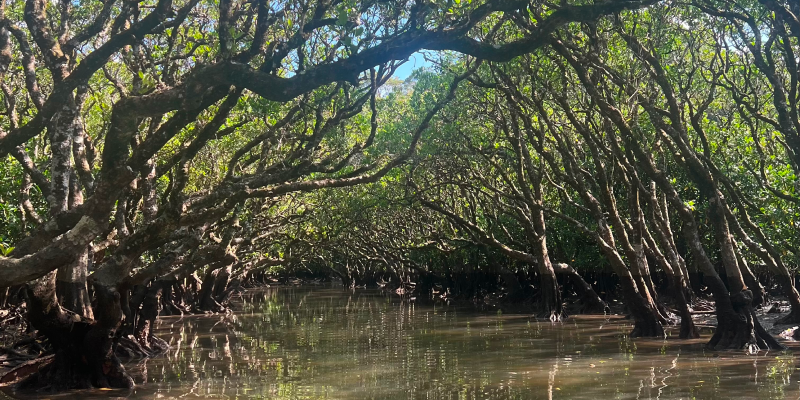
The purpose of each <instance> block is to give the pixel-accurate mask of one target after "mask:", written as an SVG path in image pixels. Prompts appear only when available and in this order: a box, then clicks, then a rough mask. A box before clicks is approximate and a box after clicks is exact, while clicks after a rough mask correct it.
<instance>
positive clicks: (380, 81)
mask: <svg viewBox="0 0 800 400" xmlns="http://www.w3.org/2000/svg"><path fill="white" fill-rule="evenodd" d="M1 4H2V6H1V7H2V8H0V74H1V75H2V79H1V81H2V82H0V89H1V90H2V93H3V105H2V115H0V156H2V157H3V159H4V161H3V163H2V165H0V171H2V175H0V178H2V179H0V218H2V224H0V286H3V287H6V288H7V289H6V293H7V295H8V296H10V297H11V296H12V295H13V294H14V293H19V292H20V289H21V288H22V289H24V291H25V293H26V296H25V298H26V299H27V301H26V302H25V307H26V310H27V321H28V322H29V323H30V324H31V326H32V327H33V328H35V329H37V330H39V332H40V333H41V334H42V335H44V336H45V337H47V339H48V340H49V342H50V345H51V346H52V347H53V349H54V352H55V354H56V356H55V361H51V364H50V365H49V366H48V367H47V368H43V369H42V370H41V371H40V372H39V373H38V374H35V375H33V376H32V377H31V378H29V379H28V380H27V381H26V382H24V385H29V386H33V387H41V386H47V387H51V388H53V389H62V388H69V387H86V386H98V387H125V386H130V385H132V381H131V379H130V377H129V376H128V375H127V374H126V373H125V371H124V368H123V367H122V365H121V363H120V361H119V359H118V358H117V355H116V353H124V351H127V352H129V353H130V352H137V351H138V352H141V353H144V354H154V353H156V352H157V351H158V348H159V347H161V346H163V345H164V344H163V343H161V342H160V341H159V339H158V338H155V337H153V336H152V323H153V320H154V319H155V317H156V316H157V315H158V313H159V310H160V309H161V312H169V313H174V312H187V311H200V312H209V311H211V312H213V311H222V310H223V309H224V307H225V303H226V301H227V300H228V299H229V298H230V296H231V295H232V294H233V293H235V292H236V291H237V290H239V289H240V288H241V287H242V286H243V285H245V286H246V285H248V284H252V283H254V282H255V281H257V280H261V279H263V278H264V276H265V274H269V275H272V276H279V277H282V278H285V277H288V276H308V275H311V276H335V277H337V278H340V279H341V280H342V281H343V282H345V284H347V285H371V284H378V283H380V284H382V285H384V286H387V287H389V288H391V289H395V290H397V291H398V292H400V293H413V294H414V295H415V296H417V297H418V298H420V297H425V298H431V297H446V298H451V299H452V298H462V299H472V300H474V299H477V298H486V297H491V296H498V295H500V294H502V295H501V297H503V299H504V300H505V301H514V302H529V301H531V299H533V300H534V301H535V303H536V305H537V309H538V310H539V314H538V315H539V316H541V317H543V318H548V319H550V320H553V321H555V320H560V319H561V318H563V317H564V316H565V315H566V311H567V310H566V309H565V307H564V305H565V303H566V300H567V299H566V298H565V296H567V297H569V295H571V294H572V293H576V294H577V295H578V296H579V299H580V302H581V303H582V310H583V311H587V312H603V311H605V310H607V308H608V305H607V301H608V300H609V299H610V296H611V293H612V292H613V295H614V296H615V297H617V298H619V299H620V300H621V301H622V303H623V304H624V305H625V307H626V312H628V313H630V314H631V316H632V319H633V321H634V322H635V328H634V330H633V332H632V333H631V334H632V336H650V337H653V336H655V337H660V336H663V335H664V329H663V325H664V324H667V323H669V322H670V321H671V320H672V319H673V317H672V314H673V311H674V313H676V314H677V316H678V317H679V318H680V321H681V322H680V323H681V328H680V336H681V337H682V338H687V337H695V336H696V335H697V330H696V329H695V327H694V324H693V321H692V307H693V304H694V302H695V301H696V299H697V297H698V296H705V295H707V294H709V293H710V294H711V295H713V300H714V301H715V303H716V313H717V319H718V328H717V330H716V333H715V335H714V336H713V337H712V338H711V341H710V343H709V345H710V346H711V347H717V348H737V349H739V348H748V349H756V348H779V347H782V346H781V345H780V343H778V342H777V341H776V340H775V339H774V338H773V337H772V336H771V335H770V334H769V333H767V332H766V330H765V329H764V328H763V327H762V326H761V325H760V323H759V321H758V318H757V317H756V314H755V312H754V307H757V306H759V305H764V304H766V296H767V294H768V292H769V289H771V288H770V287H769V286H771V285H772V283H773V282H774V283H776V284H777V285H778V287H779V289H780V290H781V293H782V295H783V296H785V297H786V298H787V299H788V300H789V302H790V304H791V311H790V312H789V314H788V315H786V316H785V317H784V319H783V321H785V322H792V323H796V322H798V321H800V294H798V291H797V290H796V289H795V286H794V276H795V272H796V271H795V269H796V268H797V265H798V262H800V249H798V247H799V246H798V243H799V242H800V240H799V239H800V236H799V235H800V234H799V233H798V232H800V230H799V229H798V228H800V180H798V179H797V176H798V174H800V111H798V109H799V108H798V103H800V72H798V63H800V59H799V58H798V57H800V5H798V3H797V2H796V1H791V0H760V1H758V2H756V1H750V0H695V1H693V2H689V3H678V2H656V1H652V0H608V1H596V2H592V1H585V2H584V1H576V2H574V3H572V4H567V2H562V3H561V4H554V3H549V2H540V1H537V0H531V1H512V0H485V1H478V0H471V1H467V0H461V1H458V0H456V1H439V0H436V1H431V2H426V1H414V2H411V1H397V2H391V1H389V2H387V1H373V0H358V1H351V0H345V1H340V0H331V1H320V2H313V1H293V2H283V3H271V2H266V1H260V0H241V1H238V0H219V1H206V0H186V1H174V2H173V1H171V0H158V1H155V0H152V1H151V0H146V1H114V0H106V1H104V2H100V1H88V2H73V1H69V0H64V1H51V2H48V1H45V0H25V1H22V0H19V1H16V0H15V1H4V2H2V3H1ZM422 50H425V53H424V54H425V55H426V57H429V58H430V60H429V61H428V62H427V67H426V68H425V69H423V70H419V71H417V72H415V73H414V74H413V75H412V76H411V77H409V78H408V79H406V80H405V81H403V82H401V81H399V80H398V79H396V78H394V77H393V75H394V74H395V72H396V70H397V68H398V67H399V66H400V65H402V63H403V62H404V61H405V60H406V59H407V58H408V57H409V56H411V55H412V54H414V53H416V52H419V51H422ZM609 279H610V282H612V283H611V284H608V282H609ZM765 279H766V281H765ZM604 282H605V283H604ZM701 283H702V284H701ZM764 283H766V284H767V287H766V288H765V287H764V286H765V285H764ZM601 286H602V287H601ZM701 287H706V288H707V290H706V291H702V290H700V288H701ZM601 295H602V296H601ZM126 340H127V342H126ZM121 343H123V344H125V343H127V344H125V345H124V346H122V345H120V344H121ZM121 349H126V350H121Z"/></svg>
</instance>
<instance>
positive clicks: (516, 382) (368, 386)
mask: <svg viewBox="0 0 800 400" xmlns="http://www.w3.org/2000/svg"><path fill="white" fill-rule="evenodd" d="M236 307H237V309H238V310H239V311H237V312H236V313H234V314H232V315H227V316H219V315H216V316H186V317H182V318H180V317H168V318H162V319H160V320H159V323H158V325H157V334H158V335H160V336H161V337H162V338H164V339H166V340H167V341H170V342H171V344H172V346H173V347H172V349H171V350H170V352H169V354H167V355H166V356H163V357H160V358H156V359H151V360H147V361H145V362H142V363H138V364H137V363H133V364H131V365H129V367H128V368H129V369H130V370H131V372H132V373H133V374H134V376H135V378H136V379H137V383H138V384H139V386H137V388H136V389H135V390H134V391H133V392H131V393H125V394H117V395H124V396H127V397H131V398H162V399H171V398H174V399H201V398H202V399H207V398H218V399H250V398H269V399H551V398H554V399H579V398H583V399H678V398H684V399H691V398H698V399H706V398H739V399H747V398H750V399H770V398H775V399H784V398H798V397H800V386H799V384H798V380H797V374H796V373H795V367H794V366H795V364H796V362H797V360H796V359H795V357H794V356H792V355H791V354H789V353H776V352H772V353H761V354H758V355H752V356H748V355H745V354H743V353H741V352H709V351H704V350H703V346H702V344H703V343H704V342H705V341H706V340H707V338H704V339H700V340H695V341H679V340H672V339H670V340H644V339H637V340H629V339H627V338H626V337H625V333H627V332H629V331H630V329H631V326H630V325H629V324H628V322H627V321H625V320H623V319H620V318H618V317H609V318H606V317H603V316H599V317H598V316H593V317H577V318H571V319H570V320H569V321H568V322H565V323H560V324H551V323H546V322H537V321H536V320H535V319H532V318H530V317H529V316H528V315H518V314H516V315H515V314H502V313H496V312H476V311H474V309H472V308H466V307H462V308H459V307H448V306H432V305H431V306H427V305H426V306H423V305H419V304H413V303H404V302H401V301H400V300H399V299H398V298H397V297H394V296H389V295H385V294H382V293H380V292H378V291H369V290H356V291H348V290H344V289H341V288H324V287H295V288H291V287H288V288H287V287H281V288H273V289H262V290H257V291H251V292H248V293H246V294H244V295H243V296H242V298H241V299H239V300H238V301H237V304H236ZM88 394H89V393H84V395H83V396H82V397H86V396H85V395H88ZM91 394H92V395H98V394H99V393H96V392H94V393H91ZM108 394H109V395H112V396H113V395H114V394H112V393H108Z"/></svg>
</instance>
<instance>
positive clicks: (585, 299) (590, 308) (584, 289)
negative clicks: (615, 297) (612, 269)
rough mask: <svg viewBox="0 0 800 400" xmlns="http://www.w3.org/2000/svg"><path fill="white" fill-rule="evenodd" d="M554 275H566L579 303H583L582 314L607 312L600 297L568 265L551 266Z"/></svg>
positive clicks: (604, 303) (606, 307)
mask: <svg viewBox="0 0 800 400" xmlns="http://www.w3.org/2000/svg"><path fill="white" fill-rule="evenodd" d="M553 269H554V271H555V273H557V274H561V275H566V276H567V278H569V279H570V280H571V281H572V285H573V286H574V287H575V290H576V291H577V293H578V296H580V299H581V300H580V301H581V303H583V312H585V313H603V314H604V313H606V312H608V305H607V304H606V302H604V301H603V299H601V298H600V296H598V295H597V292H595V290H594V288H592V285H590V284H589V282H586V280H584V279H583V277H582V276H581V275H580V274H579V273H578V271H575V269H574V268H572V267H571V266H570V265H569V264H564V263H557V264H554V265H553Z"/></svg>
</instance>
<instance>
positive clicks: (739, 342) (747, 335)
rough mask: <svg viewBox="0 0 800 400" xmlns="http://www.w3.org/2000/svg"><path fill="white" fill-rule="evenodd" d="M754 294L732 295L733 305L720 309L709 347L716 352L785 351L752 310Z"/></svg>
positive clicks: (747, 291)
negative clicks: (726, 350)
mask: <svg viewBox="0 0 800 400" xmlns="http://www.w3.org/2000/svg"><path fill="white" fill-rule="evenodd" d="M752 301H753V295H752V293H751V292H750V291H749V290H743V291H741V292H739V293H737V294H735V295H732V296H731V303H730V306H720V305H719V304H718V308H717V321H718V324H717V329H716V331H715V332H714V335H713V336H712V337H711V339H710V340H709V341H708V344H707V347H708V348H710V349H714V350H724V349H728V350H742V349H744V350H747V351H748V352H751V353H752V352H756V351H758V350H785V349H786V347H785V346H784V345H782V344H781V343H779V342H778V341H777V340H776V339H775V338H774V337H772V335H770V334H769V332H767V331H766V329H764V327H762V326H761V324H760V323H759V322H758V318H757V317H756V315H755V312H754V311H753V307H752Z"/></svg>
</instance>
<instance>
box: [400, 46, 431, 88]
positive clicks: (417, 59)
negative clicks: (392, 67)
mask: <svg viewBox="0 0 800 400" xmlns="http://www.w3.org/2000/svg"><path fill="white" fill-rule="evenodd" d="M430 65H431V63H429V62H428V61H426V60H425V56H423V55H422V53H419V52H417V53H414V54H412V55H411V57H409V58H408V61H407V62H406V63H405V64H403V65H401V66H400V68H397V71H395V72H394V77H395V78H397V79H400V80H403V81H404V80H406V78H408V76H409V75H411V73H412V72H413V71H414V70H415V69H419V68H424V67H428V66H430Z"/></svg>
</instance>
